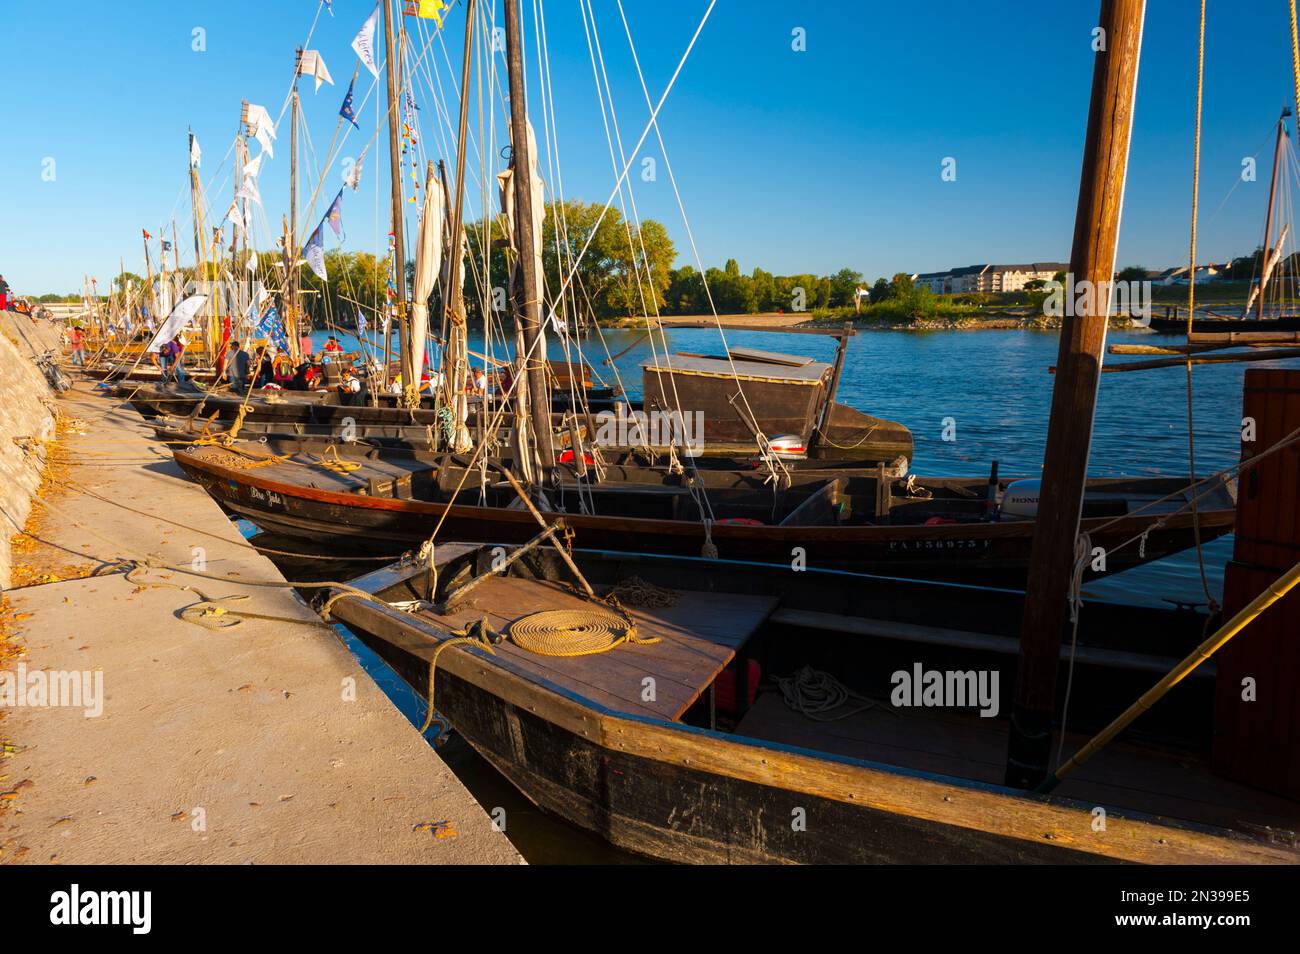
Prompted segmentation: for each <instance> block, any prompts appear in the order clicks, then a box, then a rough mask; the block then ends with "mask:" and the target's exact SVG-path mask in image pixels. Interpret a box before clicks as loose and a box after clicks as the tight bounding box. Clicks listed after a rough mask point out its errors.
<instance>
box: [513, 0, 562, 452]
mask: <svg viewBox="0 0 1300 954" xmlns="http://www.w3.org/2000/svg"><path fill="white" fill-rule="evenodd" d="M505 10H506V64H507V66H508V68H509V79H510V160H511V163H512V164H513V166H514V175H512V176H511V177H510V179H511V185H512V187H513V188H514V194H515V245H516V249H517V251H518V254H519V297H518V300H517V301H516V302H515V314H516V315H517V320H518V322H519V328H520V331H521V332H522V337H523V345H524V348H525V350H526V355H521V356H520V358H521V359H526V360H523V361H522V365H523V368H522V370H523V373H524V375H525V383H526V384H527V386H528V406H529V414H530V416H531V419H532V425H533V435H534V438H535V440H536V442H537V455H538V457H539V458H540V459H541V464H542V467H543V468H544V469H545V470H546V471H549V470H551V468H553V467H554V466H555V448H554V445H553V443H552V439H551V395H550V391H549V389H548V388H547V386H546V355H545V354H542V353H539V352H540V350H541V344H540V341H541V337H542V322H541V316H542V301H541V276H540V275H539V274H538V269H537V260H536V258H534V256H533V249H534V248H535V240H534V237H533V190H532V182H531V181H530V180H531V178H532V168H533V164H532V163H533V157H532V144H531V143H530V142H529V141H528V107H527V103H526V99H527V96H526V93H525V89H524V61H523V43H522V41H521V39H520V31H519V10H518V7H517V6H516V0H506V4H505ZM539 476H540V475H539Z"/></svg>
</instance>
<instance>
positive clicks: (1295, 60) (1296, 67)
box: [1291, 0, 1300, 108]
mask: <svg viewBox="0 0 1300 954" xmlns="http://www.w3.org/2000/svg"><path fill="white" fill-rule="evenodd" d="M1291 77H1292V79H1293V81H1294V82H1295V96H1296V106H1297V108H1300V39H1297V37H1296V29H1295V0H1291Z"/></svg>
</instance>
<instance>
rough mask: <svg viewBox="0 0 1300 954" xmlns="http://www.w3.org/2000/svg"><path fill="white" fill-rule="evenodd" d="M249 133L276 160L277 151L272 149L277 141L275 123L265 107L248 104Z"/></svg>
mask: <svg viewBox="0 0 1300 954" xmlns="http://www.w3.org/2000/svg"><path fill="white" fill-rule="evenodd" d="M248 131H249V132H250V133H252V134H253V138H254V139H256V140H257V141H258V142H260V143H261V144H262V151H263V152H264V153H266V154H267V155H268V156H270V157H271V158H272V159H274V158H275V150H274V149H273V148H272V147H271V143H272V142H273V141H274V140H275V123H273V122H271V114H270V113H268V112H267V111H266V107H265V106H256V105H254V104H253V103H249V104H248ZM258 158H259V159H260V158H261V157H260V156H259V157H258Z"/></svg>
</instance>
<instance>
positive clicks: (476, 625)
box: [420, 617, 496, 745]
mask: <svg viewBox="0 0 1300 954" xmlns="http://www.w3.org/2000/svg"><path fill="white" fill-rule="evenodd" d="M465 645H474V646H477V647H478V648H479V649H483V650H486V651H487V652H488V653H489V654H490V655H493V656H495V655H496V650H494V649H493V648H492V630H491V629H490V628H489V627H488V624H487V618H486V617H484V618H482V619H480V620H478V621H476V622H473V623H470V624H469V625H468V626H466V627H465V628H464V629H458V630H456V631H455V635H454V636H453V637H452V638H451V639H444V640H443V641H442V642H440V643H439V644H438V645H437V646H436V647H435V648H434V650H433V654H432V655H431V656H430V657H429V687H428V689H427V690H426V692H425V701H426V702H427V703H428V711H427V712H426V713H425V715H424V725H422V726H420V732H421V734H423V733H424V731H425V730H426V729H428V728H429V726H431V725H433V714H434V708H433V688H434V677H435V676H436V675H437V673H438V654H439V653H441V652H442V651H443V650H444V649H447V648H449V647H451V646H465ZM444 736H445V733H439V735H438V738H436V739H434V740H433V743H434V745H439V744H441V743H442V740H443V738H444Z"/></svg>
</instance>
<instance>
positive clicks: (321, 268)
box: [302, 221, 329, 282]
mask: <svg viewBox="0 0 1300 954" xmlns="http://www.w3.org/2000/svg"><path fill="white" fill-rule="evenodd" d="M324 224H325V223H324V222H323V221H322V222H321V224H320V225H318V226H316V231H315V232H312V233H311V238H309V239H308V240H307V244H306V245H305V246H303V250H302V257H303V258H305V259H306V260H307V264H308V265H310V266H311V270H312V271H313V272H315V273H316V277H317V278H319V279H320V280H321V281H323V282H325V281H329V276H328V275H327V274H326V272H325V237H324V236H323V235H322V234H321V226H323V225H324Z"/></svg>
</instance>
